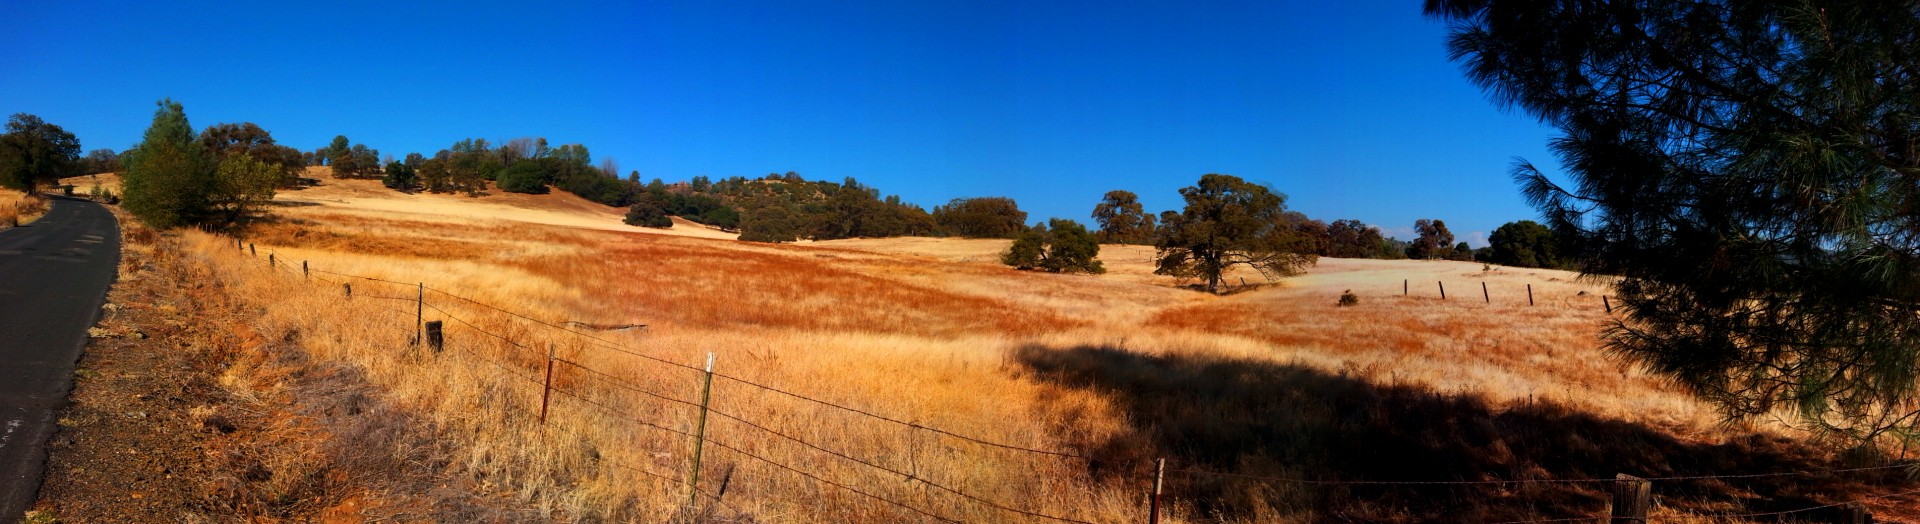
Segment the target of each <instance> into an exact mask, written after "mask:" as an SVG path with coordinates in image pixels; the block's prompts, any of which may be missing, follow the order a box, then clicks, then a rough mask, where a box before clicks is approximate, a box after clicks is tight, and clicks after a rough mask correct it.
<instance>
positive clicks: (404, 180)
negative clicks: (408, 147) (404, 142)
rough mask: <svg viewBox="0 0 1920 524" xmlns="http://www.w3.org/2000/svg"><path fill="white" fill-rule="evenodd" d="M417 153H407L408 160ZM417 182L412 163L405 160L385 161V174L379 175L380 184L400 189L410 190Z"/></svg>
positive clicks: (417, 178) (417, 154) (417, 177)
mask: <svg viewBox="0 0 1920 524" xmlns="http://www.w3.org/2000/svg"><path fill="white" fill-rule="evenodd" d="M419 155H420V154H419V153H409V154H408V155H407V158H408V160H413V158H414V157H417V156H419ZM418 183H419V176H418V175H417V174H416V173H415V171H414V166H413V164H408V163H405V162H389V163H387V174H386V176H383V177H380V184H381V185H384V186H387V187H388V188H392V189H398V190H401V191H408V190H412V189H413V188H414V185H415V184H418Z"/></svg>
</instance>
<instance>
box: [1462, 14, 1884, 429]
mask: <svg viewBox="0 0 1920 524" xmlns="http://www.w3.org/2000/svg"><path fill="white" fill-rule="evenodd" d="M1427 13H1428V14H1430V15H1432V16H1434V17H1437V18H1441V19H1443V20H1445V21H1447V22H1448V23H1449V24H1450V25H1451V26H1452V33H1453V34H1452V36H1451V37H1450V38H1449V41H1448V46H1449V48H1450V49H1449V50H1450V52H1451V54H1452V55H1453V56H1454V57H1455V59H1456V60H1458V61H1461V62H1462V63H1463V64H1462V65H1463V67H1462V69H1463V71H1465V72H1466V75H1467V77H1468V78H1469V79H1470V80H1472V81H1473V82H1475V83H1477V84H1479V85H1480V86H1481V87H1482V88H1484V89H1485V90H1486V91H1488V92H1489V93H1491V94H1492V95H1493V97H1494V98H1495V99H1496V100H1497V101H1499V102H1500V103H1501V104H1505V105H1509V106H1514V107H1518V108H1520V109H1522V110H1524V111H1526V112H1528V113H1530V114H1532V115H1533V116H1534V117H1536V118H1538V119H1539V120H1540V121H1541V122H1543V123H1545V124H1547V125H1550V126H1553V127H1555V128H1557V129H1559V131H1560V133H1561V134H1562V136H1561V137H1559V138H1557V139H1555V140H1554V141H1553V143H1552V150H1553V151H1554V153H1555V154H1556V155H1558V156H1559V157H1560V159H1561V160H1562V162H1563V165H1565V166H1566V168H1565V176H1566V178H1567V179H1568V181H1569V182H1570V183H1569V184H1568V185H1566V186H1561V185H1559V184H1556V183H1554V182H1553V181H1552V180H1551V179H1549V178H1548V177H1547V176H1546V175H1545V174H1544V173H1542V172H1540V171H1539V170H1537V169H1535V168H1533V167H1532V166H1531V165H1528V164H1526V163H1524V162H1523V163H1521V164H1519V165H1518V166H1516V168H1515V170H1514V176H1515V178H1516V179H1517V180H1518V181H1519V182H1520V185H1521V188H1522V192H1523V193H1524V194H1525V195H1526V197H1527V198H1528V199H1529V200H1530V201H1531V202H1532V203H1533V204H1534V205H1535V206H1536V207H1537V208H1538V209H1539V210H1540V211H1541V212H1542V215H1543V218H1544V219H1545V222H1546V224H1545V225H1547V226H1548V227H1549V228H1550V229H1553V230H1554V231H1555V232H1556V233H1557V234H1558V235H1560V236H1562V238H1564V239H1566V241H1567V243H1568V245H1569V246H1570V247H1571V248H1572V250H1571V251H1570V253H1572V254H1573V255H1575V256H1576V257H1577V259H1578V260H1579V264H1580V269H1581V270H1582V271H1583V272H1584V273H1587V274H1596V275H1609V276H1613V277H1617V278H1618V280H1617V283H1616V284H1615V286H1614V290H1613V291H1614V294H1616V295H1617V296H1618V298H1619V299H1618V300H1616V301H1615V302H1614V303H1615V304H1616V305H1619V306H1622V307H1624V311H1623V315H1621V316H1620V317H1617V318H1618V320H1616V321H1614V323H1613V325H1612V326H1611V327H1610V328H1609V329H1608V330H1607V331H1606V332H1605V336H1606V338H1607V342H1608V348H1609V349H1610V350H1611V351H1613V352H1614V353H1616V354H1618V355H1623V356H1626V357H1628V358H1630V359H1632V360H1634V361H1636V362H1638V363H1640V364H1641V365H1644V366H1646V367H1647V368H1648V369H1651V370H1652V371H1654V372H1656V373H1658V374H1661V375H1664V376H1666V377H1669V378H1671V379H1674V380H1676V381H1677V383H1678V384H1680V385H1682V386H1684V387H1685V388H1687V389H1688V390H1691V391H1692V392H1693V393H1695V394H1697V395H1699V396H1701V397H1703V398H1706V399H1709V400H1711V401H1714V402H1715V403H1716V404H1717V405H1718V406H1719V407H1720V408H1721V410H1722V412H1723V413H1724V414H1725V415H1727V416H1729V417H1731V418H1744V417H1759V416H1768V415H1771V414H1774V413H1777V411H1778V410H1781V409H1792V410H1796V411H1797V412H1798V413H1799V415H1800V417H1799V420H1800V421H1801V422H1803V423H1804V424H1805V425H1807V426H1810V427H1813V428H1818V429H1822V430H1827V431H1828V433H1827V436H1832V437H1849V438H1850V439H1851V440H1852V441H1853V442H1855V443H1859V444H1869V443H1874V442H1875V441H1876V440H1877V439H1880V438H1883V437H1884V438H1904V439H1908V440H1912V439H1915V438H1916V437H1920V402H1916V401H1917V400H1920V398H1917V397H1920V390H1917V389H1916V386H1917V384H1916V380H1915V376H1916V375H1920V369H1916V362H1920V337H1915V336H1913V333H1915V332H1920V235H1916V234H1915V233H1914V232H1916V231H1920V213H1915V212H1914V209H1915V205H1916V203H1920V184H1916V183H1915V182H1914V181H1915V180H1916V178H1917V177H1920V154H1917V153H1916V151H1915V149H1914V147H1913V144H1915V143H1916V142H1920V82H1915V81H1914V79H1915V78H1920V60H1915V59H1914V57H1915V56H1916V46H1915V42H1920V11H1916V10H1915V9H1914V7H1913V5H1912V4H1911V3H1907V2H1871V1H1853V2H1721V1H1711V2H1710V1H1697V0H1695V1H1652V0H1639V1H1617V2H1607V3H1604V4H1597V3H1594V2H1586V1H1572V0H1538V1H1506V2H1496V1H1488V0H1449V1H1430V2H1428V4H1427ZM1843 440H1845V439H1843Z"/></svg>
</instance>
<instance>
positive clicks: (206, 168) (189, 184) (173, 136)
mask: <svg viewBox="0 0 1920 524" xmlns="http://www.w3.org/2000/svg"><path fill="white" fill-rule="evenodd" d="M159 106H160V108H159V109H157V110H155V111H154V114H153V124H152V125H150V126H148V127H147V132H146V134H145V135H144V136H142V138H141V140H140V143H139V144H138V145H135V146H133V149H132V150H129V151H127V154H126V155H125V156H126V158H125V159H124V162H125V163H126V168H127V171H126V175H125V179H124V181H123V184H124V185H125V189H124V192H125V194H124V195H123V200H122V203H121V207H124V208H126V210H127V212H129V213H132V214H133V216H134V217H136V218H139V219H140V220H141V221H142V222H146V223H147V224H148V225H151V226H153V227H157V228H168V227H174V226H180V225H187V224H192V223H196V222H198V221H200V220H201V219H202V218H204V217H205V215H206V212H207V208H208V199H209V195H210V194H211V193H212V191H213V185H214V180H213V177H214V170H213V169H212V164H211V163H209V162H208V161H207V156H208V155H207V152H206V146H205V145H204V144H202V143H201V142H200V141H198V140H195V139H194V134H193V127H192V126H191V125H188V123H187V112H186V109H185V108H183V107H182V106H181V105H180V103H179V102H175V101H173V100H172V99H167V100H161V101H160V102H159Z"/></svg>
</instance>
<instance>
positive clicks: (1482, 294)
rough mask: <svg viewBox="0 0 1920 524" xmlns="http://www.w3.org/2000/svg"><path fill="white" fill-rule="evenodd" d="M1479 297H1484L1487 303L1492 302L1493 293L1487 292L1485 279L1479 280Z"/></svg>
mask: <svg viewBox="0 0 1920 524" xmlns="http://www.w3.org/2000/svg"><path fill="white" fill-rule="evenodd" d="M1480 297H1481V298H1484V299H1486V300H1487V303H1488V304H1492V303H1493V295H1491V294H1488V293H1487V281H1485V280H1482V281H1480Z"/></svg>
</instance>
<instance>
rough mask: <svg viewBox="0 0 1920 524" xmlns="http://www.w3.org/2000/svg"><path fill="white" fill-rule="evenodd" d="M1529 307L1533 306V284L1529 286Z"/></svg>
mask: <svg viewBox="0 0 1920 524" xmlns="http://www.w3.org/2000/svg"><path fill="white" fill-rule="evenodd" d="M1527 305H1529V306H1531V305H1533V284H1527Z"/></svg>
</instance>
